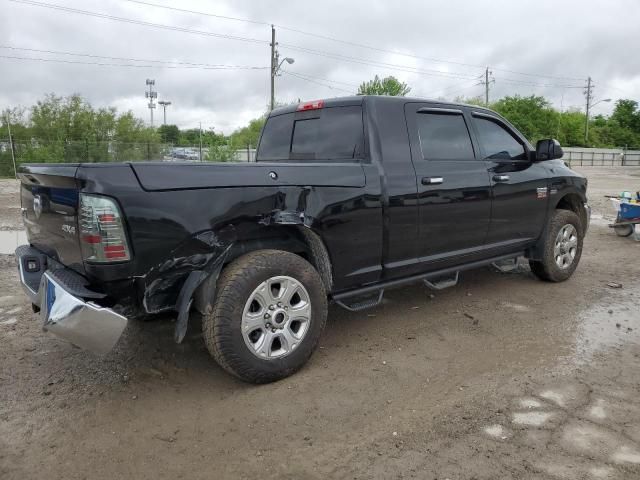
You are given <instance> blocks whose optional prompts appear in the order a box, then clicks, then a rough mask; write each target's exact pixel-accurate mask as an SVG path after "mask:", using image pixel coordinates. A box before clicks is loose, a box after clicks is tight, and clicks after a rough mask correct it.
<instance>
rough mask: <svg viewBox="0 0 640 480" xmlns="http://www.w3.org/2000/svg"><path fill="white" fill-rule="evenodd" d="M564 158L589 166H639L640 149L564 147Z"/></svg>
mask: <svg viewBox="0 0 640 480" xmlns="http://www.w3.org/2000/svg"><path fill="white" fill-rule="evenodd" d="M563 150H564V156H563V157H562V159H563V160H564V161H565V162H567V163H568V164H570V165H580V166H587V167H592V166H593V167H638V166H640V149H630V148H578V147H566V148H563Z"/></svg>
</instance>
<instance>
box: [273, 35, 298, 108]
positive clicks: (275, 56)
mask: <svg viewBox="0 0 640 480" xmlns="http://www.w3.org/2000/svg"><path fill="white" fill-rule="evenodd" d="M276 45H278V44H277V43H276V29H275V27H274V26H273V25H271V68H270V71H271V100H270V102H269V111H271V110H273V109H274V108H275V106H276V75H278V72H279V71H280V67H282V64H283V63H284V62H287V63H288V64H289V65H291V64H292V63H293V62H295V60H294V59H293V58H291V57H285V58H283V59H282V61H281V62H280V63H278V60H280V54H279V53H278V50H276Z"/></svg>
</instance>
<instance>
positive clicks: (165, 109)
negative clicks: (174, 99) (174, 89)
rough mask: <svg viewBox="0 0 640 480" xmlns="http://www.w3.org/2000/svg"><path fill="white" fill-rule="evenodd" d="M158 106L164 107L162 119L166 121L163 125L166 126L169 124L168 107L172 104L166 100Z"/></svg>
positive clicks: (161, 101)
mask: <svg viewBox="0 0 640 480" xmlns="http://www.w3.org/2000/svg"><path fill="white" fill-rule="evenodd" d="M158 104H159V105H160V106H161V107H162V115H163V117H162V118H163V119H164V121H163V122H162V124H163V125H166V124H167V107H168V106H169V105H171V102H168V101H166V100H160V101H159V102H158Z"/></svg>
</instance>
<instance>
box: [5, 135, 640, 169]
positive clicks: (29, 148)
mask: <svg viewBox="0 0 640 480" xmlns="http://www.w3.org/2000/svg"><path fill="white" fill-rule="evenodd" d="M564 152H565V155H564V157H563V160H564V161H565V162H567V163H569V164H571V165H580V166H612V167H615V166H640V149H629V148H617V149H614V148H609V149H603V148H578V147H566V148H564ZM255 153H256V151H255V149H254V148H251V145H247V146H246V147H245V148H240V149H235V148H231V147H230V146H228V145H214V146H203V147H202V148H200V146H199V145H187V146H176V145H172V144H168V143H157V142H90V141H77V142H65V141H50V142H40V141H35V140H20V139H15V140H14V141H13V156H12V143H11V142H10V141H9V139H8V138H5V139H1V138H0V177H13V176H15V170H14V160H13V159H14V157H15V164H16V166H18V167H19V166H20V164H22V163H103V162H136V161H164V162H171V161H192V162H226V161H245V162H247V161H248V162H253V161H255Z"/></svg>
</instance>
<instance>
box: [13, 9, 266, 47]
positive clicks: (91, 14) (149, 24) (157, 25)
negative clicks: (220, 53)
mask: <svg viewBox="0 0 640 480" xmlns="http://www.w3.org/2000/svg"><path fill="white" fill-rule="evenodd" d="M8 1H10V2H13V3H22V4H25V5H30V6H34V7H43V8H50V9H53V10H60V11H62V12H67V13H77V14H80V15H86V16H89V17H96V18H103V19H105V20H114V21H117V22H123V23H130V24H133V25H142V26H145V27H152V28H160V29H164V30H172V31H175V32H183V33H192V34H195V35H204V36H207V37H215V38H222V39H226V40H237V41H241V42H248V43H258V44H261V45H264V44H268V43H269V42H268V41H266V40H259V39H257V38H249V37H240V36H237V35H227V34H223V33H215V32H207V31H203V30H194V29H192V28H185V27H175V26H173V25H164V24H161V23H152V22H146V21H143V20H135V19H132V18H125V17H117V16H115V15H107V14H106V13H98V12H90V11H88V10H80V9H78V8H71V7H65V6H63V5H57V4H54V3H43V2H36V1H33V0H8Z"/></svg>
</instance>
